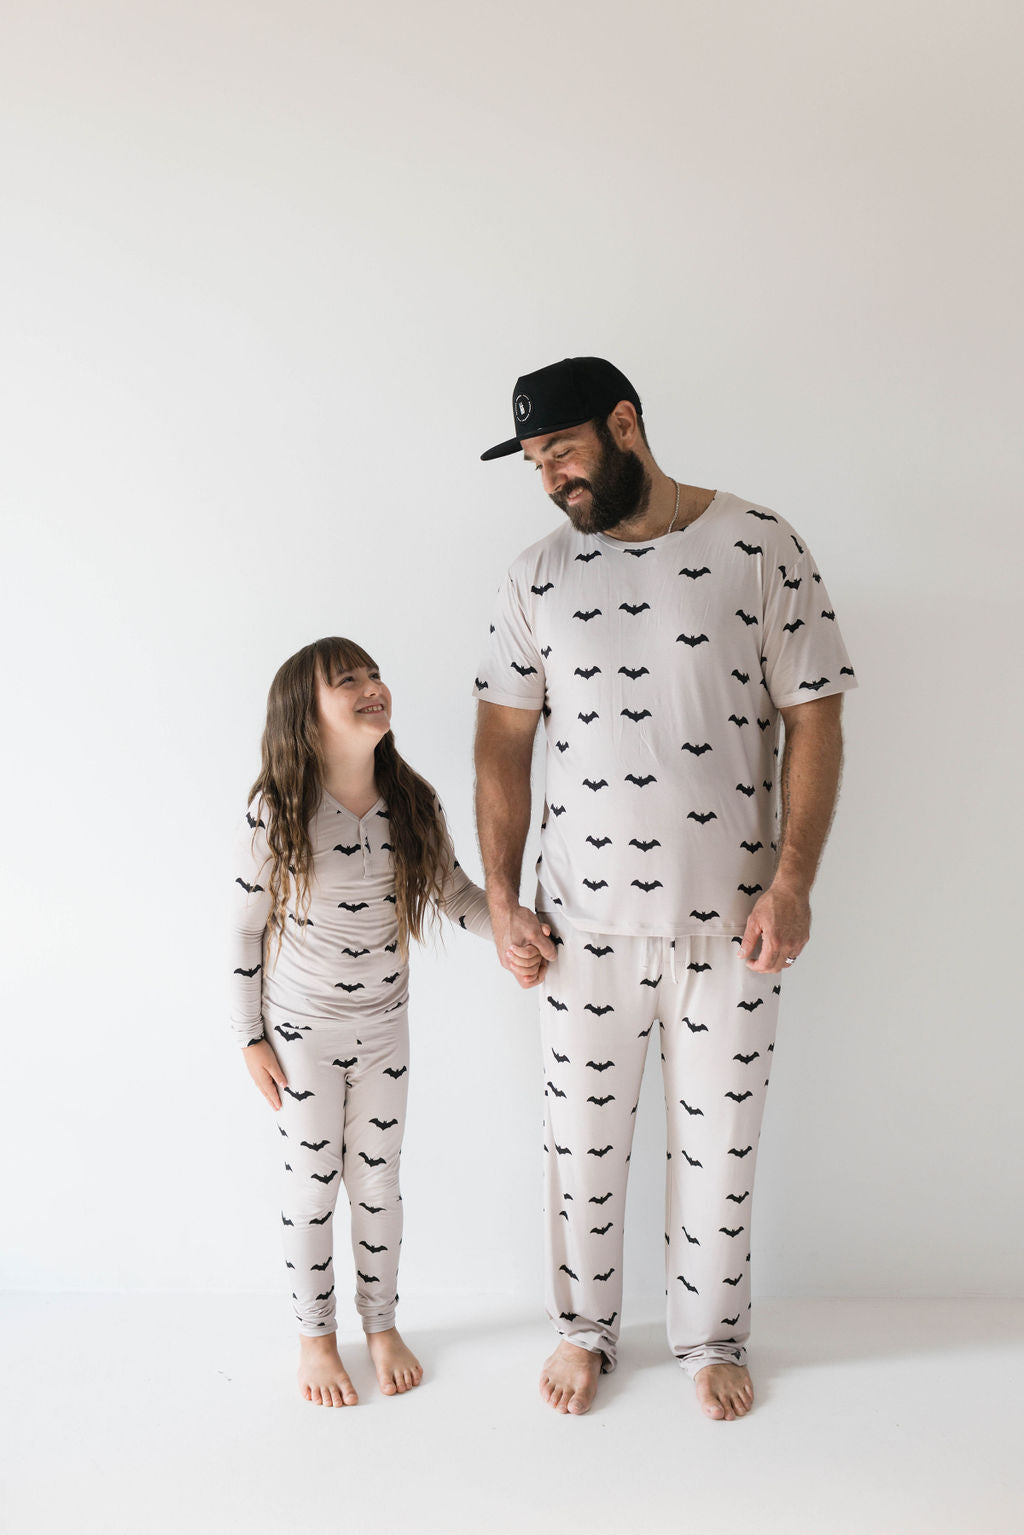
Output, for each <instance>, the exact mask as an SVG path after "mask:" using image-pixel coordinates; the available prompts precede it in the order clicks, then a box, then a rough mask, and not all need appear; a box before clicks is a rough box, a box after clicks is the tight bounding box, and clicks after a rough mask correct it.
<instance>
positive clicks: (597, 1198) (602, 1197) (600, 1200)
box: [587, 1189, 612, 1205]
mask: <svg viewBox="0 0 1024 1535" xmlns="http://www.w3.org/2000/svg"><path fill="white" fill-rule="evenodd" d="M611 1197H612V1191H611V1189H609V1190H608V1192H607V1194H591V1196H590V1198H589V1199H588V1200H587V1204H588V1205H606V1204H607V1203H608V1201H609V1199H611Z"/></svg>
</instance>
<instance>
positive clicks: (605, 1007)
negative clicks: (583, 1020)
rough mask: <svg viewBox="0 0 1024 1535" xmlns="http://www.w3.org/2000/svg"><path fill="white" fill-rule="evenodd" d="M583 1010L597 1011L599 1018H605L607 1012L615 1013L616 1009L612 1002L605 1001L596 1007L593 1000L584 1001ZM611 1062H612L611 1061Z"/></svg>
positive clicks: (588, 1063) (586, 1011)
mask: <svg viewBox="0 0 1024 1535" xmlns="http://www.w3.org/2000/svg"><path fill="white" fill-rule="evenodd" d="M583 1011H584V1012H585V1013H595V1014H596V1015H597V1017H598V1018H603V1017H604V1015H605V1013H614V1011H615V1009H614V1007H612V1005H611V1003H610V1002H605V1003H603V1004H602V1006H601V1007H596V1006H595V1004H594V1003H593V1002H584V1004H583ZM590 1064H591V1063H590V1062H589V1061H588V1062H587V1065H588V1066H589V1065H590ZM609 1064H611V1062H609Z"/></svg>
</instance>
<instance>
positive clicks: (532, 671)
mask: <svg viewBox="0 0 1024 1535" xmlns="http://www.w3.org/2000/svg"><path fill="white" fill-rule="evenodd" d="M511 666H512V670H513V671H514V672H518V673H519V675H520V677H535V676H536V675H537V668H536V667H535V666H520V665H519V662H518V661H513V662H512V663H511Z"/></svg>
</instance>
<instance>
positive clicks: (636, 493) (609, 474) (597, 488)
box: [551, 421, 651, 533]
mask: <svg viewBox="0 0 1024 1535" xmlns="http://www.w3.org/2000/svg"><path fill="white" fill-rule="evenodd" d="M594 426H595V430H596V432H597V436H598V440H599V442H600V443H601V458H600V460H599V462H598V465H597V468H596V469H595V470H594V477H593V479H592V480H570V481H569V482H568V483H567V484H566V485H563V486H562V488H561V490H556V491H555V492H554V493H553V495H552V497H551V499H552V501H553V502H554V503H555V505H556V506H557V507H558V508H559V509H560V510H561V511H563V512H564V513H565V515H566V516H567V517H568V519H569V521H570V522H571V523H572V525H573V527H574V528H575V529H576V531H577V533H607V532H608V531H609V529H610V528H616V527H618V525H619V523H620V522H629V521H630V520H631V519H632V518H634V517H639V516H641V515H642V513H643V512H645V511H646V509H647V502H648V501H649V499H650V495H651V482H650V479H649V478H648V476H647V473H646V472H645V470H644V466H643V464H642V463H641V461H640V459H639V458H638V457H637V455H636V454H635V453H633V452H629V451H626V450H624V449H622V448H620V447H618V446H617V445H616V442H615V439H614V438H613V436H612V434H611V432H610V431H609V430H608V426H607V424H606V423H605V422H604V421H597V422H595V423H594ZM574 490H588V491H589V492H590V506H589V507H587V508H586V509H584V507H583V506H570V505H569V496H570V495H571V494H572V492H573V491H574Z"/></svg>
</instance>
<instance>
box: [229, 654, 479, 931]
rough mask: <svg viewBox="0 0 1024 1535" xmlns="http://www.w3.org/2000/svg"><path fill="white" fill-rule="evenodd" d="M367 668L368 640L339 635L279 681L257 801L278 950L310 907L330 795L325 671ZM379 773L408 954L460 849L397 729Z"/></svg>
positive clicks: (382, 744) (287, 668) (270, 922)
mask: <svg viewBox="0 0 1024 1535" xmlns="http://www.w3.org/2000/svg"><path fill="white" fill-rule="evenodd" d="M361 666H365V667H366V668H367V670H369V671H376V669H377V663H376V661H374V660H373V658H372V657H371V656H369V655H368V654H367V652H366V651H365V650H363V648H362V646H361V645H357V644H356V643H355V642H354V641H353V640H346V639H341V638H339V637H338V636H332V637H331V638H328V639H322V640H316V641H314V643H313V644H312V645H306V646H305V647H304V648H303V649H302V650H300V651H297V652H296V654H295V655H293V656H289V658H288V660H287V661H286V662H285V663H284V665H283V666H282V667H280V669H279V670H278V672H277V675H276V676H275V678H274V680H273V682H272V683H271V684H270V692H269V693H268V695H267V724H266V728H265V730H264V732H263V741H262V746H261V753H262V766H261V768H260V774H259V777H258V778H257V779H256V782H255V783H254V784H253V786H252V788H251V789H250V790H249V800H250V802H251V801H253V800H258V802H259V810H258V819H261V820H262V821H263V822H264V824H265V829H266V837H267V842H268V844H269V847H270V859H269V875H268V878H267V889H268V891H269V892H270V896H271V901H272V905H271V910H270V915H269V917H268V918H267V928H268V930H269V931H270V933H271V934H272V935H273V934H276V935H277V946H278V949H280V946H281V938H282V936H283V933H284V924H285V922H286V920H287V919H288V917H289V916H292V917H293V918H294V919H295V920H296V921H297V922H298V923H299V925H300V926H301V925H302V923H303V921H304V919H305V916H306V914H307V913H308V911H309V903H310V893H311V891H310V886H311V882H312V877H313V849H312V846H311V844H310V840H309V823H310V821H311V820H312V819H313V817H314V815H315V814H316V812H317V810H318V809H319V806H320V801H321V799H322V798H323V783H324V770H325V761H324V753H323V745H322V743H321V740H320V730H319V727H318V724H317V707H316V684H317V677H318V676H323V677H324V679H325V680H326V681H328V682H329V681H330V680H331V678H332V677H335V676H337V675H338V674H339V673H341V672H348V671H354V670H355V669H357V668H358V667H361ZM374 776H375V778H376V780H377V787H378V789H379V790H380V792H381V794H382V796H383V798H384V801H385V803H386V805H387V807H388V814H389V816H390V818H391V844H392V847H393V849H394V852H393V854H392V857H393V861H394V866H395V898H396V900H395V907H396V912H397V916H398V950H399V954H400V955H401V957H402V958H403V959H405V958H406V956H407V955H408V952H409V939H410V938H415V939H417V940H421V939H423V938H424V937H425V936H426V927H427V923H428V921H429V920H430V919H431V918H432V917H435V918H436V915H437V910H438V906H439V903H440V900H441V892H442V889H443V885H444V879H445V875H446V872H447V864H448V859H449V857H450V856H451V855H450V839H449V835H448V828H447V826H446V824H445V819H444V813H443V811H442V810H441V805H440V802H439V800H438V798H437V795H436V794H435V792H434V790H433V789H432V788H431V786H430V784H428V783H427V781H426V779H425V778H421V777H420V775H419V774H418V773H415V772H413V770H412V768H411V767H410V766H409V764H408V763H407V762H406V761H405V760H404V759H403V758H402V757H401V756H399V753H398V749H397V747H396V746H395V738H394V735H393V733H392V732H391V731H390V730H389V731H388V733H387V735H386V736H384V737H383V738H382V739H381V740H380V741H378V743H377V746H376V748H375V750H374ZM253 835H254V836H255V832H254V834H253ZM265 867H266V866H265Z"/></svg>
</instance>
